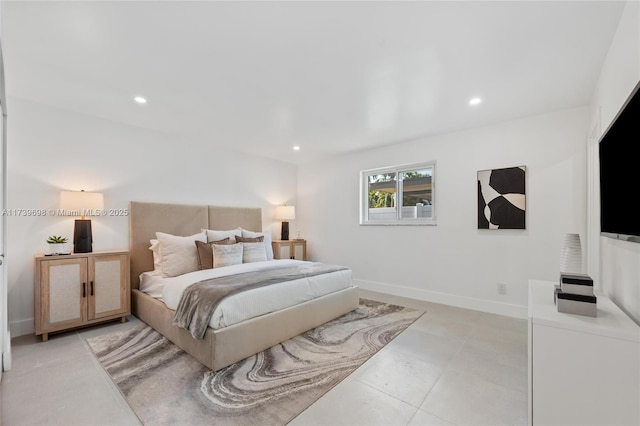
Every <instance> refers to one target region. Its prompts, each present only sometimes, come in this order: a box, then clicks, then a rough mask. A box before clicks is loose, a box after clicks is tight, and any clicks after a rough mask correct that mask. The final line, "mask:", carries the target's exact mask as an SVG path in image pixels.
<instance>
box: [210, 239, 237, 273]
mask: <svg viewBox="0 0 640 426" xmlns="http://www.w3.org/2000/svg"><path fill="white" fill-rule="evenodd" d="M211 248H212V249H213V267H214V268H220V267H222V266H230V265H240V264H241V263H242V244H226V245H220V244H213V245H211Z"/></svg>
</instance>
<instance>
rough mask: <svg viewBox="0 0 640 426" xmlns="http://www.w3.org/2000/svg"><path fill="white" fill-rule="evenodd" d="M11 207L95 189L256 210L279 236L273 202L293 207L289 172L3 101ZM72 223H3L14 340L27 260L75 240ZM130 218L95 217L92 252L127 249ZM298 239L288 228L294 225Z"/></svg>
mask: <svg viewBox="0 0 640 426" xmlns="http://www.w3.org/2000/svg"><path fill="white" fill-rule="evenodd" d="M9 104H10V105H11V121H10V123H9V128H8V130H9V135H8V140H9V152H8V187H9V188H8V197H9V201H8V204H9V205H8V207H9V208H13V209H19V208H23V209H56V208H58V200H59V194H60V191H61V190H80V189H85V190H87V191H100V192H102V193H104V198H105V207H106V208H127V207H128V203H129V201H132V200H135V201H153V202H167V203H190V204H214V205H228V206H249V207H262V208H263V228H264V229H270V230H271V231H272V234H273V237H274V238H275V237H279V232H280V223H279V222H276V221H275V220H274V219H273V217H274V212H275V210H274V206H276V205H279V204H282V203H285V202H286V203H289V204H295V203H296V200H295V196H296V190H297V184H296V179H297V168H296V166H293V165H289V164H285V163H282V162H278V161H274V160H267V159H263V158H258V157H253V156H247V155H244V154H240V153H236V152H233V151H231V150H226V149H220V148H217V147H214V146H212V145H211V144H209V143H207V141H192V140H188V141H186V140H176V138H174V137H172V136H169V135H166V134H161V133H156V132H151V131H148V130H144V129H140V128H134V127H131V126H126V125H121V124H118V123H114V122H109V121H105V120H101V119H98V118H93V117H89V116H84V115H81V114H76V113H72V112H68V111H64V110H61V109H57V108H51V107H47V106H44V105H40V104H35V103H32V102H29V101H24V100H20V99H9ZM73 220H74V218H63V217H53V216H46V217H9V232H8V250H7V251H8V255H9V257H8V267H9V283H8V292H9V294H8V301H9V322H10V325H11V332H12V335H13V336H14V337H15V336H18V335H22V334H27V333H32V332H33V331H34V324H33V256H34V254H36V253H38V252H45V251H46V249H47V247H46V243H45V239H46V238H47V236H49V235H52V234H56V235H60V234H61V235H65V236H67V237H69V238H70V239H71V237H72V236H73ZM128 224H129V222H128V218H127V217H101V218H93V219H92V227H93V237H94V245H93V249H94V251H95V250H107V249H127V248H128V247H129V234H128V232H129V231H128ZM291 228H292V229H291V232H292V233H293V235H295V231H296V227H295V223H294V222H292V223H291Z"/></svg>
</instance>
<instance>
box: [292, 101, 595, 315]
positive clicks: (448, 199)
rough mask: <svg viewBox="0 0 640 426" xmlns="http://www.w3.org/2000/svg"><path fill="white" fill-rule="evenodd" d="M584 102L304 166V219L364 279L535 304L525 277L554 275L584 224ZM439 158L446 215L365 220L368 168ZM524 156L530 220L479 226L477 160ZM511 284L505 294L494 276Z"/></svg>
mask: <svg viewBox="0 0 640 426" xmlns="http://www.w3.org/2000/svg"><path fill="white" fill-rule="evenodd" d="M588 122H589V111H588V108H587V107H584V108H577V109H571V110H565V111H560V112H554V113H550V114H547V115H543V116H537V117H530V118H526V119H522V120H517V121H512V122H508V123H503V124H500V125H494V126H489V127H484V128H477V129H472V130H468V131H464V132H457V133H451V134H447V135H443V136H436V137H430V138H424V139H419V140H415V141H411V142H406V143H401V144H397V145H393V146H389V147H384V148H379V149H372V150H367V151H363V152H358V153H355V154H352V155H347V156H344V157H341V158H339V159H336V160H332V161H326V162H320V163H316V164H311V165H305V166H302V167H300V169H299V172H298V204H299V206H300V208H299V209H298V210H299V211H300V220H299V223H298V225H299V226H300V228H301V230H302V232H303V235H304V236H305V237H306V238H308V240H309V243H308V250H309V251H308V253H309V255H310V256H311V258H312V259H313V260H321V261H327V262H335V263H341V264H345V265H347V266H350V267H352V268H353V272H354V278H355V279H356V282H357V283H358V284H359V285H360V286H361V287H363V288H367V289H371V290H376V291H384V292H387V293H391V294H397V295H402V296H411V297H416V298H420V299H425V300H432V301H436V302H440V303H449V304H453V305H457V306H463V307H469V308H473V309H478V310H485V311H489V312H496V313H502V314H506V315H513V316H521V317H524V316H526V308H525V306H526V304H527V281H528V279H530V278H537V279H545V280H557V279H558V274H559V262H560V261H559V259H560V245H561V242H562V239H563V237H564V234H565V233H568V232H571V233H580V234H584V232H585V230H586V214H585V209H586V144H585V139H586V133H587V128H588ZM432 160H435V161H436V162H437V165H436V192H435V197H436V201H435V203H436V205H435V209H436V217H437V226H360V225H359V224H358V206H359V172H360V171H361V170H365V169H372V168H378V167H384V166H393V165H399V164H407V163H415V162H421V161H432ZM521 165H524V166H527V182H526V185H527V187H526V191H527V199H526V203H527V213H526V219H527V229H526V230H493V231H489V230H478V229H477V185H476V173H477V171H478V170H483V169H492V168H501V167H511V166H521ZM498 283H505V284H507V294H506V295H499V294H497V284H498Z"/></svg>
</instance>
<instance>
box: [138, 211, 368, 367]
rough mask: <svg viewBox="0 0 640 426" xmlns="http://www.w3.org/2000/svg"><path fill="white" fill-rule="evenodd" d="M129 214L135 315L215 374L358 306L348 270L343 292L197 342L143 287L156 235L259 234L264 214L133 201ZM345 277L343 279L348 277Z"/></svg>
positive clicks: (224, 328) (212, 332)
mask: <svg viewBox="0 0 640 426" xmlns="http://www.w3.org/2000/svg"><path fill="white" fill-rule="evenodd" d="M129 212H130V216H129V220H130V222H129V228H130V229H129V238H130V243H129V246H130V256H131V287H132V295H131V296H132V297H131V303H132V312H133V314H134V315H135V316H136V317H138V318H140V319H141V320H142V321H143V322H145V323H147V324H148V325H149V326H151V327H152V328H154V329H155V330H156V331H158V332H159V333H160V334H162V335H163V336H165V337H166V338H167V339H169V340H170V341H172V342H173V343H175V344H176V345H177V346H179V347H180V348H182V349H183V350H184V351H186V352H187V353H189V354H190V355H191V356H193V357H194V358H195V359H197V360H198V361H200V362H201V363H202V364H204V365H206V366H207V367H208V368H210V369H212V370H214V371H216V370H220V369H222V368H224V367H227V366H229V365H231V364H233V363H235V362H237V361H240V360H242V359H244V358H247V357H249V356H251V355H254V354H256V353H258V352H260V351H262V350H264V349H267V348H269V347H271V346H274V345H276V344H278V343H280V342H283V341H285V340H288V339H290V338H292V337H294V336H297V335H299V334H301V333H303V332H305V331H307V330H310V329H312V328H314V327H317V326H319V325H321V324H324V323H326V322H328V321H330V320H332V319H334V318H337V317H339V316H341V315H343V314H345V313H347V312H350V311H352V310H354V309H356V308H357V307H358V304H359V297H358V288H357V287H356V286H354V285H353V284H351V283H350V271H349V275H348V276H349V285H348V286H346V287H344V286H343V287H344V288H341V289H338V290H335V291H331V292H329V293H327V294H323V295H320V296H317V297H313V298H312V299H310V300H306V301H302V302H301V303H296V304H294V305H291V306H288V307H285V308H282V309H278V310H276V311H273V312H269V313H265V314H262V315H259V316H256V317H252V318H248V319H244V320H241V321H240V322H235V323H233V324H231V325H226V326H221V327H220V328H212V327H211V326H209V327H207V328H206V331H205V332H204V336H202V338H201V339H196V338H194V337H193V336H192V334H191V333H190V332H189V331H188V330H186V329H184V328H180V327H177V326H175V325H173V320H174V314H175V311H174V310H172V309H170V308H169V307H167V304H165V301H164V300H163V299H162V298H158V297H157V296H156V297H152V296H151V295H149V294H147V293H145V292H143V291H141V289H140V277H141V275H142V274H143V273H148V272H150V271H153V270H154V258H153V254H152V252H151V250H149V246H150V240H152V239H154V238H156V232H162V233H166V234H171V235H176V236H189V235H193V234H196V233H198V232H200V231H201V230H203V229H210V230H229V229H236V228H242V229H244V230H248V231H254V232H260V231H262V210H261V209H260V208H246V207H223V206H211V205H183V204H164V203H149V202H137V201H132V202H131V203H130V210H129ZM273 262H275V261H273ZM294 262H297V261H294ZM225 268H228V267H225ZM201 272H203V271H200V272H193V273H190V274H186V275H194V276H199V275H198V274H199V273H201ZM342 277H343V278H342V279H344V275H342ZM323 285H324V284H323ZM323 285H322V286H323ZM253 291H254V290H248V291H247V292H245V293H249V292H253ZM263 291H264V290H263Z"/></svg>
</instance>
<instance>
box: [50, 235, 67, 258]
mask: <svg viewBox="0 0 640 426" xmlns="http://www.w3.org/2000/svg"><path fill="white" fill-rule="evenodd" d="M67 241H68V240H67V238H66V237H60V236H57V235H52V236H50V237H49V238H47V244H49V254H63V253H64V252H65V251H64V245H65V243H66V242H67Z"/></svg>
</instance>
